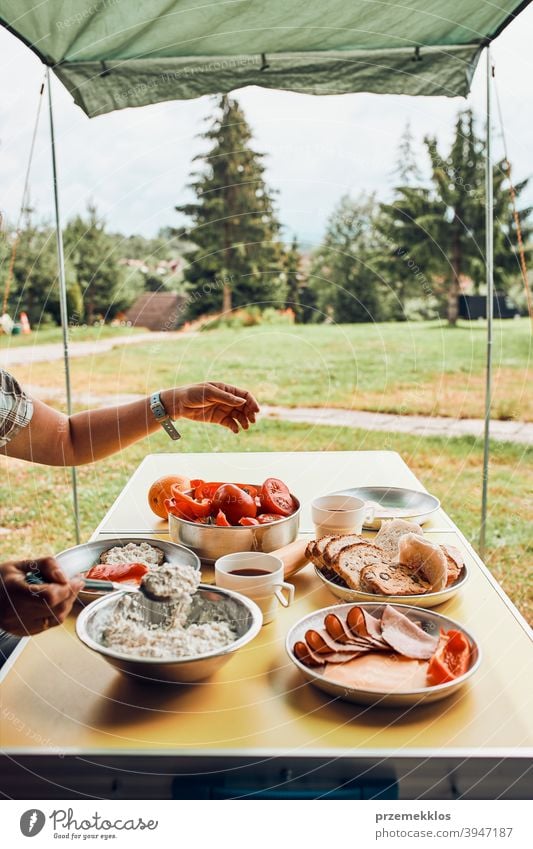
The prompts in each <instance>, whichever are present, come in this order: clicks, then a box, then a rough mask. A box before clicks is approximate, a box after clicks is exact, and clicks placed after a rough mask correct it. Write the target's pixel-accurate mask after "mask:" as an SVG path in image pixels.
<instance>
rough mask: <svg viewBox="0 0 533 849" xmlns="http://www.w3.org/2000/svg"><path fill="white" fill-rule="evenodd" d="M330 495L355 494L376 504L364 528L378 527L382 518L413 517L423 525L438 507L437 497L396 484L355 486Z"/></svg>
mask: <svg viewBox="0 0 533 849" xmlns="http://www.w3.org/2000/svg"><path fill="white" fill-rule="evenodd" d="M332 495H355V496H356V497H357V498H362V499H363V501H373V502H374V503H375V504H378V505H379V507H378V508H376V512H375V514H374V519H373V521H372V522H370V523H368V524H365V528H371V529H378V528H380V527H381V522H382V521H383V520H384V519H413V520H414V521H415V522H418V523H419V524H420V525H423V524H424V522H427V521H428V519H430V518H431V516H432V515H433V513H436V511H437V510H438V509H439V508H440V501H439V499H438V498H436V497H435V496H434V495H430V494H429V492H419V491H418V490H416V489H403V488H401V487H397V486H356V487H353V488H350V489H342V490H340V491H339V492H335V493H332ZM380 508H382V509H380Z"/></svg>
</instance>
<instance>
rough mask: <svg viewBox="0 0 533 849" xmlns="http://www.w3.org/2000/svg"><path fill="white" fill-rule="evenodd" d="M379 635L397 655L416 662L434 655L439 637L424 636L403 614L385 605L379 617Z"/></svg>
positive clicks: (420, 629) (423, 632)
mask: <svg viewBox="0 0 533 849" xmlns="http://www.w3.org/2000/svg"><path fill="white" fill-rule="evenodd" d="M381 633H382V635H383V638H384V639H385V640H386V642H387V643H388V644H389V646H391V648H393V649H394V650H395V651H397V652H398V654H402V655H404V657H411V658H415V659H417V660H429V658H430V657H431V655H432V654H434V653H435V651H436V649H437V646H438V643H439V635H438V634H437V635H436V636H431V634H426V632H425V631H423V630H422V628H420V627H419V626H418V625H415V623H414V622H411V620H410V619H408V618H407V616H405V615H404V614H403V613H400V611H399V610H396V608H394V607H391V605H390V604H387V606H386V607H385V610H384V611H383V613H382V615H381Z"/></svg>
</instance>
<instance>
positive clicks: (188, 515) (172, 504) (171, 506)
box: [165, 498, 196, 522]
mask: <svg viewBox="0 0 533 849" xmlns="http://www.w3.org/2000/svg"><path fill="white" fill-rule="evenodd" d="M165 507H166V511H167V513H172V515H173V516H177V517H178V519H186V520H187V521H188V522H194V520H195V518H196V517H195V516H194V515H193V513H192V512H191V511H190V510H188V511H186V509H185V508H183V507H181V509H180V507H178V505H177V504H176V499H175V498H165Z"/></svg>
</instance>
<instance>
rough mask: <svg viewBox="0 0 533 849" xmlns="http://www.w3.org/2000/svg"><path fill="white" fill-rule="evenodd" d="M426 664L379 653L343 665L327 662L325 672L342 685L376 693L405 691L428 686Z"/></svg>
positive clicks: (330, 678)
mask: <svg viewBox="0 0 533 849" xmlns="http://www.w3.org/2000/svg"><path fill="white" fill-rule="evenodd" d="M427 666H428V664H427V662H425V661H421V660H412V659H411V658H406V657H401V656H400V655H398V654H381V653H380V654H371V655H366V656H364V657H361V658H356V659H354V660H353V661H350V662H348V663H343V664H342V666H329V664H326V667H325V669H324V671H323V673H322V675H323V676H324V678H326V679H327V680H328V681H334V682H335V683H336V684H340V685H341V686H342V687H350V688H352V689H357V690H367V691H370V692H377V693H402V692H403V693H405V692H409V691H411V690H420V689H423V688H425V687H426V686H427V684H426V674H427Z"/></svg>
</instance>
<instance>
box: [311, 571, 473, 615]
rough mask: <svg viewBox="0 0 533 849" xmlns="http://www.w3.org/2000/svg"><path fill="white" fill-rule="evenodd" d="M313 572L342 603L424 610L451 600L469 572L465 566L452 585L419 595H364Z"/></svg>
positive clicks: (342, 583) (321, 573)
mask: <svg viewBox="0 0 533 849" xmlns="http://www.w3.org/2000/svg"><path fill="white" fill-rule="evenodd" d="M315 572H316V574H317V577H318V578H320V580H321V581H322V583H323V584H324V586H326V587H327V588H328V590H329V591H330V592H331V593H333V595H334V596H336V597H337V598H340V599H342V601H351V602H356V601H357V602H359V601H363V602H369V603H370V604H372V603H374V604H376V603H377V602H382V603H384V604H402V605H408V606H411V607H412V606H413V605H415V606H416V607H425V608H429V607H438V605H439V604H444V602H445V601H448V600H449V599H450V598H453V596H454V595H455V594H456V593H458V592H459V590H460V589H461V588H462V587H463V586H464V585H465V584H466V582H467V580H468V578H469V572H468V569H467V567H466V564H465V565H464V566H463V568H462V569H461V573H460V575H459V577H458V578H457V580H456V581H454V582H453V584H450V586H449V587H445V588H444V589H443V590H439V591H438V592H433V593H421V594H419V595H379V594H378V593H365V592H363V591H362V590H353V589H352V588H351V587H348V586H347V585H346V584H345V583H344V581H343V580H342V578H337V580H335V579H333V580H332V579H330V578H328V577H327V576H326V575H324V574H323V572H322V571H321V570H320V569H319V568H318V566H315Z"/></svg>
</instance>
